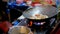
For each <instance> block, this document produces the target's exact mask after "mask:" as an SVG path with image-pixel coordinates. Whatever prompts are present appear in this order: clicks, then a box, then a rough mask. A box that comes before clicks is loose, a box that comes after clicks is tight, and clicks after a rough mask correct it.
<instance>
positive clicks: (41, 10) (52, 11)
mask: <svg viewBox="0 0 60 34" xmlns="http://www.w3.org/2000/svg"><path fill="white" fill-rule="evenodd" d="M35 14H43V15H47V16H48V17H49V18H50V17H53V16H55V15H56V14H58V11H57V9H56V8H55V7H53V6H40V7H34V8H32V9H29V10H27V11H25V12H23V16H24V17H26V18H28V19H30V18H29V17H31V16H34V15H35Z"/></svg>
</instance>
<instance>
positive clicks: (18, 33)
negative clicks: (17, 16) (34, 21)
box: [8, 26, 31, 34]
mask: <svg viewBox="0 0 60 34" xmlns="http://www.w3.org/2000/svg"><path fill="white" fill-rule="evenodd" d="M30 32H31V30H30V28H28V27H25V26H13V27H11V28H10V30H9V32H8V34H23V33H24V34H28V33H30Z"/></svg>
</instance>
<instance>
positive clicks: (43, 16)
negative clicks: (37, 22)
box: [29, 14, 48, 19]
mask: <svg viewBox="0 0 60 34" xmlns="http://www.w3.org/2000/svg"><path fill="white" fill-rule="evenodd" d="M29 18H30V19H45V18H48V16H47V15H42V14H35V15H34V16H30V17H29Z"/></svg>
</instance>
